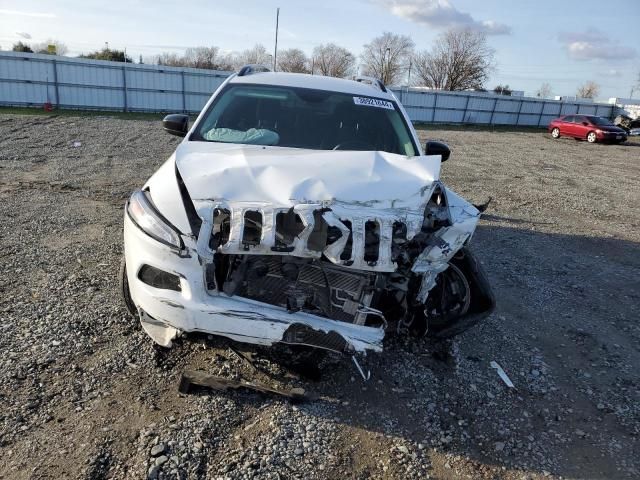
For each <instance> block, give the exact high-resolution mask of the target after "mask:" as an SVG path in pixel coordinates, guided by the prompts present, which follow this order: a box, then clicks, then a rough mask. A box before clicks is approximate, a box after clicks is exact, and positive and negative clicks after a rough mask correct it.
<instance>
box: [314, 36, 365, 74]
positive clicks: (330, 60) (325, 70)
mask: <svg viewBox="0 0 640 480" xmlns="http://www.w3.org/2000/svg"><path fill="white" fill-rule="evenodd" d="M355 63H356V57H354V56H353V54H352V53H351V52H350V51H349V50H347V49H346V48H343V47H339V46H338V45H336V44H334V43H327V44H326V45H319V46H317V47H316V48H314V49H313V57H312V66H313V68H312V70H315V71H317V72H320V73H321V74H322V75H327V76H329V77H340V78H344V77H347V76H349V75H351V74H352V73H353V71H354V67H355ZM312 73H313V72H312Z"/></svg>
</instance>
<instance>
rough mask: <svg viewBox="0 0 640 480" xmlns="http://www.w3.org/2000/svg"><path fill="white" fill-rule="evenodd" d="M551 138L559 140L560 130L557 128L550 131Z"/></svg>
mask: <svg viewBox="0 0 640 480" xmlns="http://www.w3.org/2000/svg"><path fill="white" fill-rule="evenodd" d="M551 136H552V137H553V138H560V129H559V128H558V127H556V128H554V129H553V130H551Z"/></svg>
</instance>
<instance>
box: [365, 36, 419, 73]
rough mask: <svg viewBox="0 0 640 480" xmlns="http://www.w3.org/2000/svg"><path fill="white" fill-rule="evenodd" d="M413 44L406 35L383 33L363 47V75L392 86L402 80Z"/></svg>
mask: <svg viewBox="0 0 640 480" xmlns="http://www.w3.org/2000/svg"><path fill="white" fill-rule="evenodd" d="M413 47H414V43H413V40H411V38H410V37H408V36H406V35H396V34H395V33H390V32H384V33H383V34H382V35H381V36H379V37H376V38H374V39H373V40H371V42H370V43H368V44H366V45H365V46H364V52H362V66H363V73H364V74H365V75H369V76H372V77H375V78H379V79H380V80H382V83H384V84H385V85H393V84H396V83H398V82H399V81H401V80H402V76H403V75H404V74H405V72H406V71H407V68H408V66H409V61H410V58H411V55H412V54H413Z"/></svg>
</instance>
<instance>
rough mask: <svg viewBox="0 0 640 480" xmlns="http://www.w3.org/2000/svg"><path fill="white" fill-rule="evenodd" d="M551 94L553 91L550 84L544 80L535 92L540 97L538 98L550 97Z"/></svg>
mask: <svg viewBox="0 0 640 480" xmlns="http://www.w3.org/2000/svg"><path fill="white" fill-rule="evenodd" d="M551 95H553V91H552V90H551V85H549V84H548V83H546V82H545V83H543V84H542V85H540V88H539V89H538V91H537V92H536V97H540V98H549V97H551Z"/></svg>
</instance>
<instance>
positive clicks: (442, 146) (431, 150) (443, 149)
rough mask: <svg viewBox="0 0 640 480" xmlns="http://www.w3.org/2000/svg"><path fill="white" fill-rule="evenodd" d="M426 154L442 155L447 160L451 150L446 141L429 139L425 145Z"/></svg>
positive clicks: (444, 160)
mask: <svg viewBox="0 0 640 480" xmlns="http://www.w3.org/2000/svg"><path fill="white" fill-rule="evenodd" d="M424 154H425V155H440V157H442V160H441V161H443V162H446V161H447V160H448V159H449V156H451V150H450V149H449V146H448V145H447V144H446V143H442V142H434V141H429V142H427V143H426V145H425V146H424Z"/></svg>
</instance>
